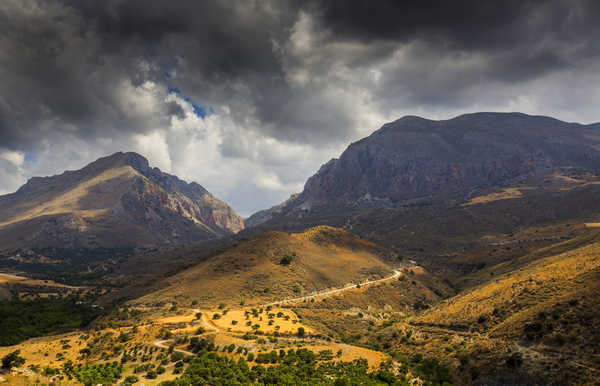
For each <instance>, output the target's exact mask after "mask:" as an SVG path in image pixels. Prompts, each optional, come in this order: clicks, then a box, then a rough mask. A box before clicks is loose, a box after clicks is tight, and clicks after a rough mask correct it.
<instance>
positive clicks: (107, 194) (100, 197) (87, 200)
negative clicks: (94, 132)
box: [0, 166, 139, 227]
mask: <svg viewBox="0 0 600 386" xmlns="http://www.w3.org/2000/svg"><path fill="white" fill-rule="evenodd" d="M136 175H139V173H137V172H136V171H135V170H134V169H133V168H132V167H131V166H122V167H119V168H114V169H110V170H107V171H105V172H104V173H101V174H99V175H97V176H95V177H93V178H91V179H89V180H87V181H85V182H83V183H81V184H79V185H78V186H76V187H74V188H72V189H70V190H68V191H66V192H64V193H62V194H60V195H58V196H57V197H53V198H52V199H50V200H44V198H45V197H42V199H41V200H39V202H36V201H35V200H34V201H29V202H27V204H26V207H25V208H22V207H19V208H15V209H18V210H15V211H14V213H13V215H12V216H5V218H3V220H4V221H3V222H0V227H1V226H5V225H8V224H12V223H15V222H19V221H24V220H30V219H32V218H36V217H39V216H46V215H54V214H60V213H71V212H73V213H76V214H77V215H79V216H80V217H84V218H90V217H96V216H99V215H101V214H103V213H105V212H106V210H107V208H109V207H112V206H113V205H114V204H115V203H116V202H117V201H118V199H119V198H120V197H121V195H122V194H123V193H124V192H125V191H127V190H128V189H129V184H123V181H127V180H130V179H131V177H133V176H136ZM100 185H101V187H99V186H100ZM90 206H91V208H90ZM84 207H85V209H83V208H84Z"/></svg>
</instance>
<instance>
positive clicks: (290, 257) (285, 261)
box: [279, 252, 296, 265]
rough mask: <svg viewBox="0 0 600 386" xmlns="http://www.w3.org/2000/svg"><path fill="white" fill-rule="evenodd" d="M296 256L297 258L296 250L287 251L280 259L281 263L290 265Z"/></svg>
mask: <svg viewBox="0 0 600 386" xmlns="http://www.w3.org/2000/svg"><path fill="white" fill-rule="evenodd" d="M295 258H296V252H290V253H286V254H284V255H283V256H282V257H281V260H279V264H281V265H290V264H292V261H294V259H295Z"/></svg>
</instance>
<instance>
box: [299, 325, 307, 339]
mask: <svg viewBox="0 0 600 386" xmlns="http://www.w3.org/2000/svg"><path fill="white" fill-rule="evenodd" d="M297 335H298V336H299V337H300V338H303V337H304V336H305V335H306V331H304V327H298V333H297Z"/></svg>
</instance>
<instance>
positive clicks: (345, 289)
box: [262, 270, 402, 307]
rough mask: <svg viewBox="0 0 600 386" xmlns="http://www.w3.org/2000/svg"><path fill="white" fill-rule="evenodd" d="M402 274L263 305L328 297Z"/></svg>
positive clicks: (399, 273)
mask: <svg viewBox="0 0 600 386" xmlns="http://www.w3.org/2000/svg"><path fill="white" fill-rule="evenodd" d="M400 275H402V272H400V271H399V270H395V271H394V273H393V274H392V275H391V276H388V277H384V278H383V279H376V280H367V281H365V282H362V283H359V284H348V285H347V286H345V287H342V288H334V289H331V290H326V291H320V292H315V293H313V294H310V295H306V296H301V297H299V298H292V299H283V300H278V301H276V302H271V303H266V304H263V305H262V307H267V306H276V305H279V304H285V303H296V302H302V301H304V300H308V299H314V298H320V297H327V296H331V295H335V294H338V293H340V292H345V291H348V290H351V289H356V288H360V287H363V286H368V285H371V284H375V283H381V282H384V281H388V280H393V279H396V278H398V277H400Z"/></svg>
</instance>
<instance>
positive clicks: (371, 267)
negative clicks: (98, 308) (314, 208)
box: [139, 226, 397, 304]
mask: <svg viewBox="0 0 600 386" xmlns="http://www.w3.org/2000/svg"><path fill="white" fill-rule="evenodd" d="M286 259H287V260H289V263H288V261H286ZM394 259H395V257H394V256H392V255H391V254H390V253H389V252H388V251H386V250H385V249H383V248H380V247H378V246H376V245H375V244H373V243H371V242H369V241H366V240H364V239H361V238H359V237H357V236H354V235H352V234H350V233H348V232H346V231H343V230H341V229H337V228H332V227H325V226H320V227H315V228H311V229H309V230H307V231H305V232H302V233H297V234H288V233H283V232H267V233H264V234H261V235H258V236H256V237H254V238H252V239H250V240H247V241H242V242H240V243H237V244H235V245H233V246H232V247H230V248H229V249H228V250H226V251H225V252H223V253H221V254H218V255H216V256H214V257H212V258H210V259H209V260H207V261H205V262H202V263H200V264H198V265H196V266H194V267H192V268H189V269H187V270H185V271H183V272H181V273H179V274H177V275H175V276H173V277H170V278H168V279H165V280H164V282H163V283H160V284H161V285H163V286H164V287H165V288H164V289H162V290H160V291H158V292H155V293H152V294H149V295H146V296H145V297H143V298H142V299H139V301H141V302H152V301H156V300H168V299H173V300H182V301H183V300H185V299H195V300H198V301H199V302H200V304H211V303H212V304H214V303H218V302H225V303H227V304H239V303H240V302H241V303H246V304H252V303H256V302H266V301H270V300H281V299H284V298H286V297H300V296H303V295H306V294H309V293H312V292H313V291H316V290H322V289H326V288H333V287H340V286H344V285H346V284H348V283H352V282H359V281H362V280H366V279H370V278H380V277H385V276H386V275H391V274H393V267H392V266H393V264H394V263H397V261H395V260H394Z"/></svg>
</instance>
